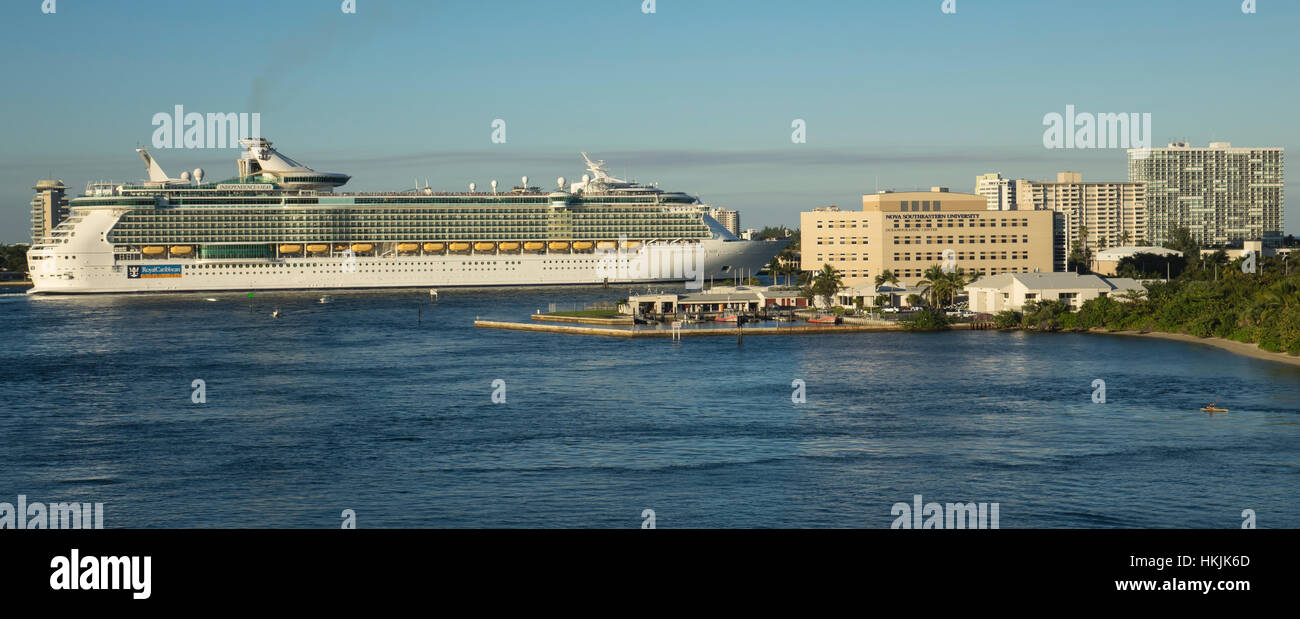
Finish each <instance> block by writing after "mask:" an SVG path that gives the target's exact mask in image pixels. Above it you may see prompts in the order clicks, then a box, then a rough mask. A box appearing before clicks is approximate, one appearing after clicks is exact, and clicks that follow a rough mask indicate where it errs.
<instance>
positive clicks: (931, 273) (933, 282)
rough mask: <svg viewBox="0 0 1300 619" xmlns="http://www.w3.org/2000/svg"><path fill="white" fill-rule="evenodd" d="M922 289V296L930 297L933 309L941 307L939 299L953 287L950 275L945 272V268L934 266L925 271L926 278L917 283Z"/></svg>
mask: <svg viewBox="0 0 1300 619" xmlns="http://www.w3.org/2000/svg"><path fill="white" fill-rule="evenodd" d="M916 285H918V286H920V287H921V294H922V295H924V296H928V297H930V305H931V306H932V307H938V306H939V299H941V298H943V296H944V295H946V294H947V293H948V288H949V287H950V286H951V285H952V282H951V280H949V279H948V274H947V273H945V272H944V270H943V267H941V266H939V265H937V264H933V265H930V267H929V268H927V269H926V270H925V274H924V278H923V279H922V280H921V281H919V282H916Z"/></svg>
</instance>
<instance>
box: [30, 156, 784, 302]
mask: <svg viewBox="0 0 1300 619" xmlns="http://www.w3.org/2000/svg"><path fill="white" fill-rule="evenodd" d="M241 146H243V147H244V148H245V151H244V152H243V154H242V155H241V156H240V158H239V159H238V161H237V168H238V175H237V176H236V177H234V178H231V179H228V180H223V181H219V182H206V183H205V182H204V181H203V177H204V173H203V170H202V169H196V170H194V171H193V173H190V172H186V173H183V174H182V175H181V176H180V177H179V178H172V177H170V176H168V175H167V174H166V173H165V172H164V171H163V170H162V168H161V166H160V165H159V164H158V162H157V161H155V160H154V159H153V157H152V155H151V154H150V153H149V152H148V151H147V150H145V149H137V150H138V151H139V153H140V156H141V158H142V159H143V160H144V162H145V166H146V169H147V170H148V180H145V181H141V182H138V183H134V184H116V183H93V184H91V185H89V186H88V187H87V190H86V192H85V195H83V196H81V197H78V198H75V199H73V200H71V202H70V204H69V210H70V215H69V217H68V218H67V219H66V220H65V221H63V222H62V223H60V224H59V225H58V226H57V227H55V228H54V230H53V231H52V232H51V233H50V235H49V236H47V237H45V238H43V239H41V240H39V241H38V242H37V243H35V244H34V245H33V247H32V248H31V250H30V251H29V252H28V262H29V267H30V272H31V275H32V281H33V283H34V287H33V288H32V290H31V292H32V293H38V294H39V293H101V292H149V291H159V292H162V291H199V290H203V291H215V290H268V289H317V288H331V289H343V288H383V287H415V286H509V285H544V284H600V283H625V282H673V281H689V280H692V279H695V280H697V281H698V280H700V279H708V278H718V279H727V278H731V277H733V276H735V275H737V274H741V273H744V274H752V273H754V272H757V271H758V269H760V268H761V267H762V266H763V265H765V264H766V263H767V262H768V261H769V260H770V259H771V258H772V256H774V255H775V254H776V253H777V252H778V251H779V250H780V249H781V247H783V243H780V242H753V241H741V240H739V239H737V238H736V237H734V236H733V235H731V234H730V233H729V232H727V231H726V230H725V229H723V228H722V226H721V225H720V224H718V223H717V222H716V221H713V220H712V219H711V218H710V217H709V216H708V215H707V213H706V212H705V211H706V210H707V206H705V205H703V204H701V203H700V201H699V199H698V198H697V197H695V196H692V195H689V194H685V193H680V192H670V191H663V190H661V189H659V188H658V187H655V186H646V185H641V184H638V183H635V182H631V181H625V180H622V179H617V178H614V177H612V176H610V175H609V174H608V173H607V171H606V169H605V165H604V162H603V161H592V160H591V159H590V158H589V157H587V155H586V153H583V158H584V159H585V160H586V163H587V168H588V174H587V175H584V177H583V180H582V181H581V182H575V183H572V184H570V185H568V187H567V188H566V187H565V182H564V179H563V178H560V179H558V180H557V187H556V190H555V191H550V192H547V191H543V190H541V189H540V188H538V187H530V186H528V183H527V179H526V177H525V179H524V183H523V184H522V185H521V186H517V187H514V188H512V189H511V190H509V191H502V192H498V191H497V190H496V182H495V181H493V183H492V185H493V187H492V190H491V191H489V192H482V191H477V190H476V189H477V188H476V187H475V186H474V185H473V184H471V186H470V191H468V192H435V191H432V190H430V189H429V188H428V186H427V184H426V187H425V188H424V189H417V190H413V191H406V192H388V193H341V192H336V191H335V190H336V189H337V188H339V187H341V186H343V185H344V184H346V183H347V182H348V181H349V180H350V177H349V176H348V175H346V174H337V173H327V172H317V171H315V170H313V169H311V168H309V167H307V166H304V165H302V164H300V163H298V162H296V161H294V160H293V159H291V158H289V157H287V156H285V155H283V154H281V153H280V152H278V151H277V150H276V149H275V148H274V147H273V146H272V144H271V142H269V141H267V140H265V139H261V138H255V139H245V140H241ZM674 260H676V262H675V263H674V262H673V261H674ZM616 265H621V268H615V267H616Z"/></svg>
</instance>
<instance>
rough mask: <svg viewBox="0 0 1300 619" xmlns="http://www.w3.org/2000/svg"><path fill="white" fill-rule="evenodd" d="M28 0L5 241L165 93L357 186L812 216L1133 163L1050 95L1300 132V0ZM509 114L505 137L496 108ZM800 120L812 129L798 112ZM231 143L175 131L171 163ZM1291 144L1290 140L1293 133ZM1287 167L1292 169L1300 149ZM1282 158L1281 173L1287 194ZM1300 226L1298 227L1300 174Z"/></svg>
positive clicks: (1098, 108) (1111, 173) (17, 61)
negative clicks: (44, 182)
mask: <svg viewBox="0 0 1300 619" xmlns="http://www.w3.org/2000/svg"><path fill="white" fill-rule="evenodd" d="M655 4H656V6H655V9H656V12H655V13H654V14H645V13H643V12H642V10H641V9H642V0H549V1H540V0H537V1H527V2H525V1H519V0H513V1H504V0H475V1H472V2H471V1H466V2H451V1H439V2H428V1H424V2H415V1H396V0H357V1H356V7H357V13H356V14H354V15H348V14H344V13H343V12H342V11H340V5H341V0H311V1H308V0H277V1H275V2H266V1H264V0H262V1H252V0H232V1H227V2H177V1H161V0H157V1H156V0H118V1H115V2H103V1H98V0H95V1H91V0H85V1H78V0H56V4H55V7H56V12H55V13H54V14H42V12H41V1H40V0H10V1H9V2H6V3H5V5H4V7H3V9H0V10H3V11H4V13H5V15H4V16H3V19H0V54H3V57H4V58H5V61H4V62H3V63H2V64H0V77H2V80H0V81H2V82H3V84H4V86H5V89H4V90H5V96H4V110H5V112H6V113H5V114H3V115H2V116H0V126H2V127H3V134H2V135H3V138H4V139H3V141H2V142H0V197H2V198H3V200H4V202H3V204H4V205H6V206H4V207H3V208H0V241H4V242H15V241H26V240H27V239H28V216H29V214H28V210H29V207H28V201H29V200H30V198H31V194H32V191H31V186H32V185H33V184H34V183H35V181H36V180H38V179H41V178H47V177H51V176H52V177H54V178H61V179H63V180H64V181H65V182H67V183H69V184H70V185H71V186H72V187H73V188H74V189H75V190H76V193H80V190H81V188H82V187H83V186H84V185H85V183H86V182H87V181H89V180H98V179H112V180H119V181H121V180H135V179H138V178H141V177H143V176H144V169H143V165H142V164H141V162H140V160H139V159H138V158H137V156H136V155H135V153H134V152H132V150H133V149H134V148H135V146H137V145H147V144H148V143H149V142H150V139H151V136H152V133H153V129H154V127H153V126H152V125H151V119H152V117H153V115H154V114H155V113H157V112H170V111H171V110H172V108H173V106H175V105H177V104H180V105H184V106H185V108H186V110H187V111H194V112H259V113H260V114H261V118H262V122H261V126H262V134H263V135H264V136H265V137H268V138H270V139H271V140H273V141H274V142H275V143H276V145H277V147H279V148H281V149H282V150H283V151H284V152H285V153H286V154H288V155H290V156H292V157H294V158H296V159H298V160H300V161H302V162H304V163H306V164H307V165H310V166H312V167H314V168H316V169H318V170H324V171H334V172H345V173H349V174H352V175H353V180H352V182H351V183H350V184H349V185H348V186H347V187H346V188H347V189H354V190H381V189H407V188H409V187H411V186H412V183H413V182H414V179H416V178H418V179H419V181H420V182H421V183H423V182H424V180H425V179H426V178H427V179H428V181H429V183H430V185H432V186H433V187H435V188H441V189H448V190H453V189H459V188H463V187H465V186H466V185H468V183H469V182H471V181H473V182H477V183H478V184H479V186H480V187H486V186H487V184H488V182H489V181H490V180H491V179H493V178H495V179H498V180H500V181H501V183H502V184H503V185H506V186H509V185H511V184H515V183H517V181H518V179H519V177H521V176H523V175H528V176H529V177H530V180H534V181H535V184H541V185H545V186H549V185H550V184H552V183H553V182H554V179H555V177H557V176H566V177H569V178H575V177H578V176H580V175H581V174H582V172H583V169H582V166H581V159H580V158H579V155H578V152H579V151H581V150H586V151H588V152H590V153H591V154H592V155H593V156H595V157H599V158H603V159H606V160H607V161H608V162H609V164H610V166H611V168H612V169H613V171H614V172H615V173H617V174H620V175H622V174H627V175H630V176H632V177H634V178H635V179H637V180H641V181H659V182H661V183H662V185H663V186H664V187H666V188H672V189H680V190H684V191H689V192H691V193H696V194H700V195H701V196H702V197H703V198H704V199H705V200H707V201H709V202H711V203H714V204H717V205H721V206H726V207H729V208H736V209H739V210H740V211H741V213H742V224H743V225H744V226H745V227H760V226H762V225H787V226H794V225H796V224H797V223H798V213H799V211H801V210H807V209H810V208H812V207H816V206H824V205H827V204H839V205H841V206H856V205H859V204H860V200H861V195H862V194H863V193H864V192H865V193H870V192H873V191H875V189H876V187H877V183H879V187H880V188H897V189H904V188H914V187H928V186H931V185H945V186H949V187H951V188H952V189H953V190H955V191H971V190H972V189H973V186H974V178H975V176H976V175H977V174H981V173H985V172H1001V173H1002V174H1004V175H1006V176H1012V177H1016V178H1033V179H1050V178H1054V175H1055V173H1056V172H1057V171H1060V170H1076V171H1081V172H1083V174H1084V178H1085V180H1087V179H1095V180H1124V179H1125V178H1126V166H1125V154H1124V152H1123V151H1122V150H1047V149H1044V148H1043V146H1042V136H1043V131H1044V127H1043V125H1042V120H1043V115H1044V114H1047V113H1050V112H1058V113H1063V112H1064V110H1065V106H1066V105H1067V104H1072V105H1074V106H1076V108H1077V109H1078V110H1079V111H1091V112H1149V113H1151V114H1152V127H1153V129H1152V140H1153V142H1154V143H1155V145H1163V144H1165V143H1166V142H1169V141H1171V140H1186V141H1190V142H1192V143H1193V144H1195V145H1204V144H1205V143H1207V142H1209V141H1211V140H1215V141H1231V142H1233V143H1234V145H1238V146H1280V147H1284V148H1286V149H1288V151H1291V150H1293V148H1294V147H1296V146H1297V145H1298V144H1297V140H1298V138H1300V129H1297V123H1296V122H1295V113H1296V112H1295V111H1294V110H1296V103H1297V94H1298V93H1297V81H1296V79H1295V77H1294V75H1295V69H1294V67H1295V66H1296V64H1297V61H1298V60H1300V53H1297V52H1298V50H1297V46H1300V42H1297V37H1296V36H1295V32H1296V31H1297V26H1300V3H1297V2H1294V1H1292V0H1285V1H1284V0H1258V2H1257V3H1256V5H1257V11H1258V12H1257V13H1255V14H1243V13H1242V11H1241V6H1242V2H1241V0H1144V1H1142V2H1133V1H1132V0H1089V1H1083V0H1071V1H1065V0H956V8H957V12H956V13H955V14H950V15H948V14H943V13H942V12H941V10H940V9H941V4H942V2H941V0H855V1H835V0H803V1H798V2H796V1H775V0H772V1H768V0H690V1H687V0H657V2H656V3H655ZM496 118H501V119H504V120H505V121H506V128H507V142H506V143H505V144H493V143H492V142H491V140H490V138H491V134H492V127H491V123H492V120H493V119H496ZM796 118H799V119H803V120H805V121H806V122H807V142H806V143H804V144H794V143H792V142H791V140H790V134H791V131H792V130H791V122H792V120H794V119H796ZM236 153H237V151H235V150H233V149H229V150H218V149H205V150H181V149H173V150H155V151H154V155H155V157H156V158H157V159H158V160H159V162H160V163H161V164H162V165H163V167H164V168H165V169H166V170H167V171H168V172H170V173H171V174H172V175H179V173H180V172H181V171H182V170H186V169H191V168H194V167H196V166H202V167H204V168H205V169H206V170H207V173H208V177H209V178H218V177H227V176H232V175H233V174H234V161H233V160H234V158H235V156H236ZM1288 154H1289V153H1288ZM1289 177H1290V178H1292V179H1293V178H1295V177H1296V173H1295V172H1294V171H1293V172H1292V173H1291V174H1290V175H1289ZM1294 187H1295V182H1294V181H1290V180H1289V181H1288V186H1287V189H1288V194H1292V195H1295V194H1294ZM1286 228H1287V232H1290V233H1296V232H1300V202H1297V201H1296V200H1289V201H1288V206H1287V212H1286Z"/></svg>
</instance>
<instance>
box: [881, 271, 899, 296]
mask: <svg viewBox="0 0 1300 619" xmlns="http://www.w3.org/2000/svg"><path fill="white" fill-rule="evenodd" d="M885 284H889V285H890V286H897V285H898V276H897V275H894V272H893V271H890V270H889V269H885V270H884V271H881V272H880V275H877V276H876V290H877V291H878V290H880V287H881V286H884V285H885Z"/></svg>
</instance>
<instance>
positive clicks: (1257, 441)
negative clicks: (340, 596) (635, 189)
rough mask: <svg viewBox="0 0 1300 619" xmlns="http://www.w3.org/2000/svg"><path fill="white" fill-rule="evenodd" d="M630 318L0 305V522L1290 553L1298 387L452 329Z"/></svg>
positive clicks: (419, 306) (534, 303) (900, 345)
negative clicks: (1287, 538) (972, 525)
mask: <svg viewBox="0 0 1300 619" xmlns="http://www.w3.org/2000/svg"><path fill="white" fill-rule="evenodd" d="M626 294H627V291H626V290H600V289H596V288H522V289H484V290H468V289H467V290H451V289H444V290H442V291H441V295H440V299H439V302H438V304H437V305H433V304H431V303H430V299H429V296H428V294H427V291H425V290H410V291H386V292H362V291H358V292H345V293H333V297H334V299H335V302H334V303H331V304H319V303H317V302H316V300H317V298H318V296H319V294H310V293H258V294H256V295H255V296H254V298H253V299H252V300H251V301H250V299H249V298H248V297H247V296H245V295H243V294H178V295H162V296H118V295H113V296H91V297H38V298H33V297H28V296H25V295H22V294H4V295H0V332H2V333H3V334H4V343H5V346H4V350H5V359H6V361H7V363H6V364H5V367H4V369H3V372H0V502H10V503H12V502H15V501H16V497H17V495H19V494H24V495H26V496H27V500H28V501H44V502H63V501H78V502H102V503H104V504H105V507H104V520H105V526H106V527H108V528H122V527H145V528H152V527H201V528H202V527H235V528H246V527H257V528H261V527H274V528H278V527H295V528H301V527H328V528H333V527H338V526H340V523H341V522H342V521H341V515H342V512H343V510H348V509H350V510H354V511H355V513H356V524H357V526H358V527H361V528H377V527H544V528H551V527H596V528H636V527H640V526H641V525H642V521H643V518H642V513H643V510H646V509H652V510H654V512H655V520H656V525H657V526H658V527H659V528H681V527H727V528H732V527H746V528H751V527H753V528H768V527H818V528H820V527H848V528H887V527H889V526H890V525H891V523H892V522H893V521H894V516H893V515H892V514H891V507H892V506H893V505H894V504H895V503H898V502H904V503H911V501H912V500H913V496H914V495H916V494H920V495H922V496H923V497H924V499H923V500H924V501H925V502H931V501H934V502H968V501H974V502H986V503H994V502H996V503H998V505H999V516H1000V526H1001V527H1002V528H1040V527H1053V528H1111V527H1125V528H1128V527H1132V528H1166V527H1174V528H1237V527H1239V526H1240V525H1241V521H1242V511H1243V510H1246V509H1251V510H1254V511H1255V513H1256V517H1257V524H1258V526H1260V527H1292V528H1294V527H1300V501H1298V499H1300V490H1298V488H1300V368H1297V367H1293V366H1288V365H1283V364H1278V363H1273V362H1268V361H1261V360H1253V359H1249V358H1245V357H1240V356H1235V355H1232V354H1228V353H1226V352H1222V351H1219V350H1217V349H1214V348H1211V347H1208V346H1205V345H1200V344H1187V343H1180V342H1170V341H1159V340H1147V339H1139V338H1129V337H1119V336H1107V335H1086V334H1028V333H1003V332H987V331H985V332H949V333H929V334H919V333H918V334H912V333H864V334H846V335H838V336H837V335H817V336H763V337H759V336H751V337H746V338H744V341H743V342H741V343H738V342H737V340H736V339H735V338H729V337H719V338H694V339H687V340H685V341H684V342H681V343H673V342H671V341H669V340H660V339H644V340H614V339H606V338H590V337H580V336H568V335H558V334H545V333H522V332H510V331H494V330H483V329H475V328H474V327H473V326H472V323H473V320H474V319H475V317H483V318H493V319H502V320H526V319H527V314H530V313H532V312H534V311H536V310H538V309H541V310H543V311H545V310H547V309H548V304H549V303H551V302H558V303H560V304H561V305H565V304H573V303H576V304H584V303H587V302H592V301H598V300H613V299H615V298H618V297H621V296H626ZM208 297H213V298H215V299H216V301H206V300H205V299H206V298H208ZM275 307H279V308H280V309H281V310H282V312H283V315H282V316H281V317H280V318H278V319H277V318H272V317H271V316H270V312H271V310H272V309H273V308H275ZM417 319H418V321H417ZM196 379H199V380H202V381H204V383H205V391H206V393H205V395H206V403H195V402H193V401H192V395H193V392H194V388H193V387H192V384H193V381H195V380H196ZM796 379H798V380H802V381H804V385H805V388H804V389H805V395H806V403H802V404H794V403H792V401H791V395H792V392H793V391H794V389H793V388H792V382H793V381H795V380H796ZM1097 379H1100V380H1103V381H1105V389H1106V391H1105V402H1104V403H1094V402H1093V394H1094V387H1093V381H1094V380H1097ZM497 380H500V381H504V394H505V402H504V403H494V402H493V397H492V396H493V393H494V391H497V392H498V393H499V392H500V390H499V389H497V388H495V387H494V381H497ZM496 384H497V385H500V384H502V383H496ZM1216 399H1217V400H1218V401H1219V402H1220V403H1221V404H1222V405H1224V406H1226V407H1227V408H1229V409H1231V412H1230V413H1228V414H1221V415H1207V414H1205V413H1202V412H1200V411H1199V410H1198V408H1199V407H1200V406H1203V405H1205V404H1206V403H1208V402H1210V401H1211V400H1216Z"/></svg>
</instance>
